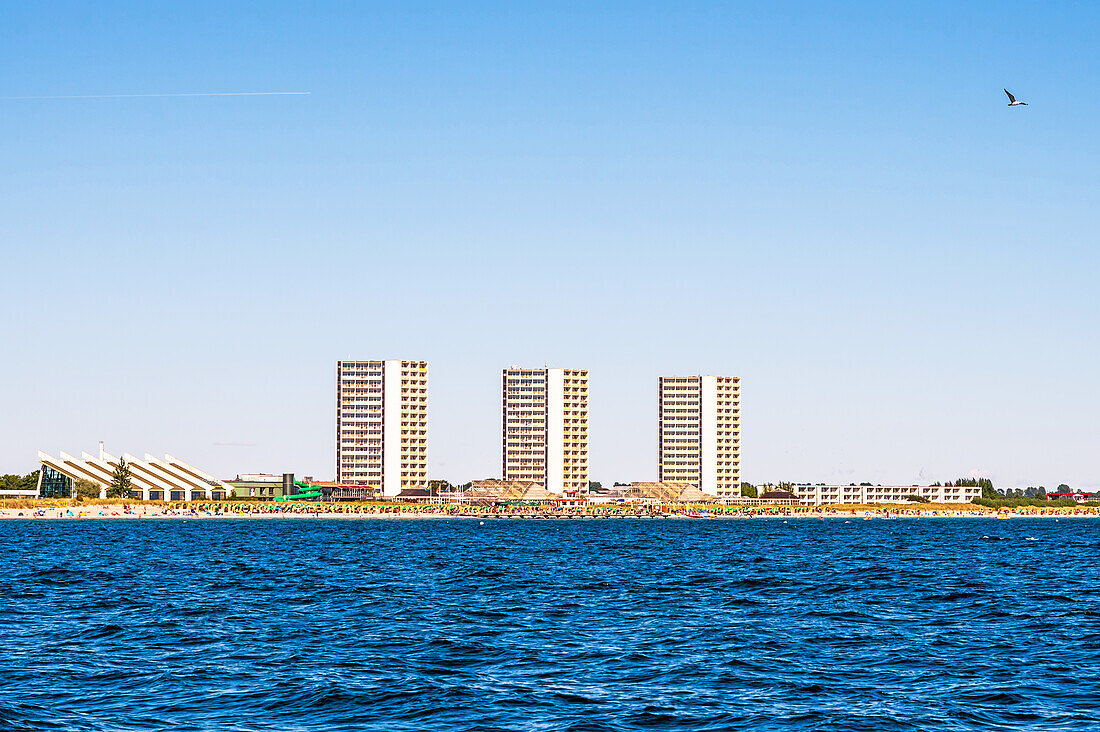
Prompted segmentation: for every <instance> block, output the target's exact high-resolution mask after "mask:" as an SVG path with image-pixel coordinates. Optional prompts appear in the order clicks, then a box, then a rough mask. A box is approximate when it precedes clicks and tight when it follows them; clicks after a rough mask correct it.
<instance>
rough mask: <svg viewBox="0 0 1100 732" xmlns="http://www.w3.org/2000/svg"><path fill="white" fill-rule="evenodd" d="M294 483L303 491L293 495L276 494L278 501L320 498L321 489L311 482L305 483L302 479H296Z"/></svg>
mask: <svg viewBox="0 0 1100 732" xmlns="http://www.w3.org/2000/svg"><path fill="white" fill-rule="evenodd" d="M294 485H296V486H298V488H300V489H301V490H302V492H301V493H295V494H294V495H293V496H275V500H276V501H300V500H302V499H305V498H320V497H321V489H320V488H315V487H313V486H312V485H310V484H309V483H303V482H302V481H300V480H296V481H294Z"/></svg>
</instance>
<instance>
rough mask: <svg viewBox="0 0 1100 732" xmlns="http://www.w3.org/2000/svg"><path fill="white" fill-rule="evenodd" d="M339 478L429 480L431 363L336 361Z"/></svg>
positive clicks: (382, 484)
mask: <svg viewBox="0 0 1100 732" xmlns="http://www.w3.org/2000/svg"><path fill="white" fill-rule="evenodd" d="M336 482H337V483H344V484H354V485H365V486H369V487H372V488H377V489H380V490H381V491H382V495H384V496H386V497H393V496H396V495H397V494H398V493H400V492H401V491H402V490H403V489H405V488H426V487H427V485H428V363H427V362H426V361H337V362H336Z"/></svg>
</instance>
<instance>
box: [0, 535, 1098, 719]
mask: <svg viewBox="0 0 1100 732" xmlns="http://www.w3.org/2000/svg"><path fill="white" fill-rule="evenodd" d="M1098 549H1100V520H1082V519H1078V520H1070V519H1063V520H1061V521H1055V520H1053V519H1016V520H1012V521H997V520H992V519H940V520H937V519H898V520H882V519H880V520H873V521H861V520H858V519H853V520H844V519H828V520H816V519H798V520H795V519H789V520H783V519H766V520H752V521H742V520H713V521H708V520H553V521H534V520H485V521H484V523H479V522H478V521H476V520H450V521H446V520H441V521H435V520H358V521H356V520H317V521H315V520H188V521H185V520H141V521H123V520H119V521H113V520H111V521H108V520H104V521H91V520H73V521H46V520H35V521H19V520H11V521H2V522H0V597H2V598H3V610H2V614H0V729H5V730H82V731H83V730H159V729H172V730H640V729H685V730H740V729H744V730H800V729H813V730H876V731H879V730H899V729H905V730H909V729H912V730H916V729H922V730H923V729H936V730H985V729H1019V728H1028V729H1041V730H1055V729H1059V730H1061V729H1066V730H1068V729H1097V728H1100V713H1098V711H1097V704H1098V693H1100V682H1098V681H1097V679H1096V674H1097V671H1098V662H1100V642H1098V641H1100V634H1098V625H1097V624H1098V622H1100V579H1098V578H1097V569H1096V557H1097V554H1098Z"/></svg>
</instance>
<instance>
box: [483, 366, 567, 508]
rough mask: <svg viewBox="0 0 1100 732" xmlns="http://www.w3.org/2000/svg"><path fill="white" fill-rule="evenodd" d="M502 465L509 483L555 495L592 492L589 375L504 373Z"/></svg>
mask: <svg viewBox="0 0 1100 732" xmlns="http://www.w3.org/2000/svg"><path fill="white" fill-rule="evenodd" d="M501 401H502V416H501V422H502V424H501V431H502V443H501V463H502V469H503V473H504V479H505V480H522V481H532V480H533V481H537V482H539V483H542V484H543V486H544V487H545V488H546V490H548V491H550V492H551V493H560V494H563V495H567V496H577V495H581V494H583V493H586V492H587V491H588V371H587V370H584V369H550V368H544V369H525V368H520V367H518V366H513V367H512V368H507V369H504V372H503V375H502V381H501Z"/></svg>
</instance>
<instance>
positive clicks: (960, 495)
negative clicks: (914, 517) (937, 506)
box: [791, 483, 982, 506]
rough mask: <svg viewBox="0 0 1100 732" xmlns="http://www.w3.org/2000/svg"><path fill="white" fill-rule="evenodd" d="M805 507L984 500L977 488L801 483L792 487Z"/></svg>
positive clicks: (980, 490)
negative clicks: (922, 500)
mask: <svg viewBox="0 0 1100 732" xmlns="http://www.w3.org/2000/svg"><path fill="white" fill-rule="evenodd" d="M791 492H793V493H795V494H796V495H797V496H798V500H799V503H800V504H802V505H803V506H829V505H838V504H869V503H916V502H918V501H917V500H914V499H924V500H926V501H930V502H931V503H969V502H970V501H971V500H972V499H974V498H981V495H982V489H981V488H978V487H977V486H942V485H825V484H824V483H818V484H812V483H801V484H795V485H794V486H792V487H791Z"/></svg>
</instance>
